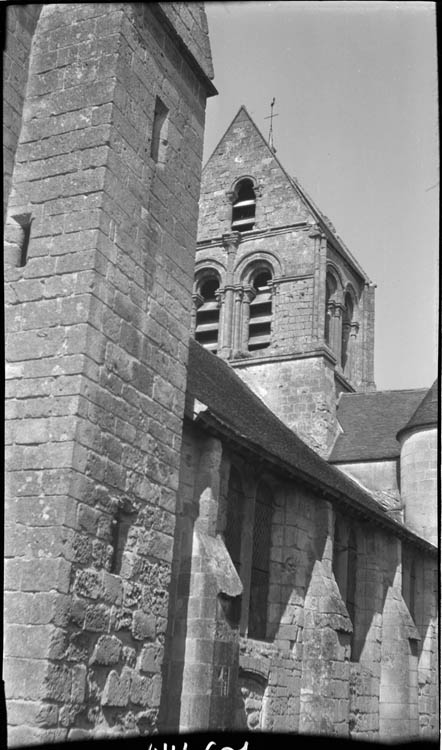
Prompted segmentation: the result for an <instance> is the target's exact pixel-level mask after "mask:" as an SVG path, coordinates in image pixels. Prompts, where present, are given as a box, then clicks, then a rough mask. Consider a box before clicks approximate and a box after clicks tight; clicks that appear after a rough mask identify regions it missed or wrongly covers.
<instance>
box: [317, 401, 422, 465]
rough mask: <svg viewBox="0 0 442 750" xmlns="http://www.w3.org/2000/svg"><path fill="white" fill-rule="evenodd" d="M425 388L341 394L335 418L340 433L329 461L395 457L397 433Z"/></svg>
mask: <svg viewBox="0 0 442 750" xmlns="http://www.w3.org/2000/svg"><path fill="white" fill-rule="evenodd" d="M426 392H427V391H426V389H424V388H415V389H413V390H404V391H374V392H373V393H343V394H342V395H341V397H340V399H339V402H338V410H337V417H338V420H339V424H340V425H341V427H342V430H343V433H342V434H341V435H339V436H338V438H337V440H336V442H335V445H334V447H333V450H332V452H331V454H330V457H329V461H330V462H332V463H337V462H340V463H344V462H351V461H379V460H381V459H388V458H390V459H391V458H397V457H398V456H399V453H400V445H399V442H398V441H397V439H396V434H397V432H398V430H400V429H401V428H402V427H403V426H404V425H406V424H407V422H408V420H409V419H410V417H411V416H412V414H413V413H414V411H415V410H416V408H417V406H418V405H419V403H420V402H421V401H422V399H423V397H424V396H425V394H426Z"/></svg>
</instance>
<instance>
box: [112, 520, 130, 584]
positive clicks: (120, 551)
mask: <svg viewBox="0 0 442 750" xmlns="http://www.w3.org/2000/svg"><path fill="white" fill-rule="evenodd" d="M134 521H135V514H134V513H129V512H127V511H124V510H123V509H122V508H120V509H119V510H118V512H117V514H116V516H115V518H114V519H113V521H112V528H111V534H112V547H113V555H112V560H111V566H110V572H111V573H117V574H119V575H121V572H122V568H123V562H124V552H125V549H126V546H127V541H128V536H129V532H130V530H131V528H132V527H133V524H134Z"/></svg>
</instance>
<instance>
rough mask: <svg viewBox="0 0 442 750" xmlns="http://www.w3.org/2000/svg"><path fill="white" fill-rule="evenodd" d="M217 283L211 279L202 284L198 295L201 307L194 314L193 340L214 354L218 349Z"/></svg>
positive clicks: (214, 279) (216, 280) (213, 278)
mask: <svg viewBox="0 0 442 750" xmlns="http://www.w3.org/2000/svg"><path fill="white" fill-rule="evenodd" d="M218 288H219V281H218V279H217V278H215V277H212V278H209V279H207V280H206V281H204V282H203V284H202V285H201V288H200V292H199V293H200V295H201V297H202V298H203V300H204V301H203V303H202V305H201V306H200V307H199V308H198V310H197V313H196V328H195V338H196V340H197V341H199V343H200V344H202V346H204V347H205V348H206V349H209V350H210V351H212V352H213V353H214V354H216V351H217V348H218V327H219V305H218V300H217V299H216V292H217V290H218Z"/></svg>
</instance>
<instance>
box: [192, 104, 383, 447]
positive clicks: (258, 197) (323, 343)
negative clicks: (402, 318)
mask: <svg viewBox="0 0 442 750" xmlns="http://www.w3.org/2000/svg"><path fill="white" fill-rule="evenodd" d="M374 289H375V286H374V284H372V283H371V281H370V279H369V278H368V276H367V274H366V273H365V272H364V271H363V269H362V268H361V267H360V266H359V264H358V263H357V261H356V260H355V259H354V258H353V256H352V255H351V253H350V252H349V250H348V249H347V247H346V246H345V245H344V243H343V242H342V240H341V239H340V238H339V237H338V236H337V235H336V232H335V230H334V227H333V226H332V224H331V223H330V221H329V220H328V219H327V218H326V217H325V216H324V215H322V214H321V212H320V211H319V210H318V208H317V207H316V206H315V205H314V203H313V202H312V200H311V199H310V198H309V196H308V195H307V194H306V192H305V191H304V190H303V188H302V187H301V186H300V185H299V183H298V182H297V181H296V180H295V179H294V178H292V177H290V176H289V175H288V174H287V172H286V171H285V169H284V168H283V166H282V165H281V163H280V162H279V160H278V159H277V158H276V156H275V152H274V150H273V149H272V148H271V147H270V146H269V144H268V143H267V142H266V140H265V139H264V137H263V136H262V134H261V133H260V131H259V130H258V128H257V127H256V125H255V123H254V122H253V120H252V118H251V117H250V115H249V114H248V112H247V110H246V108H245V107H244V106H242V107H241V108H240V110H239V112H238V113H237V115H236V117H235V118H234V120H233V122H232V123H231V125H230V126H229V127H228V129H227V131H226V133H225V134H224V136H223V137H222V139H221V141H220V142H219V144H218V146H217V147H216V148H215V150H214V152H213V154H212V155H211V157H210V159H209V160H208V162H207V164H206V166H205V168H204V170H203V177H202V186H201V199H200V214H199V227H198V245H197V256H196V268H195V281H194V290H193V302H194V307H193V331H194V335H195V338H196V339H197V341H199V342H200V343H201V344H202V345H203V346H205V347H206V348H207V349H209V350H211V351H212V352H214V353H216V354H218V355H219V356H220V357H222V358H224V359H227V360H228V361H229V363H230V364H231V366H232V367H234V368H235V369H236V370H237V373H238V375H240V376H241V378H242V379H243V380H244V381H245V382H246V383H247V384H248V385H249V386H250V387H251V388H252V390H254V391H255V392H256V393H257V394H258V395H259V396H260V397H261V398H262V400H263V401H264V402H265V403H266V404H267V405H268V406H269V407H270V408H271V409H272V410H273V411H274V412H275V413H276V414H277V416H278V417H279V418H280V419H282V421H284V422H285V423H286V424H287V425H288V426H289V427H290V428H292V429H295V430H296V431H297V432H298V434H300V435H301V437H303V438H304V439H305V440H306V441H307V442H308V443H309V445H311V446H312V447H313V448H314V449H315V450H317V451H318V452H319V453H320V454H321V455H323V456H325V457H326V456H328V454H329V451H330V448H331V446H332V444H333V442H334V439H335V437H336V434H337V430H338V427H337V422H336V400H337V397H338V396H339V394H340V393H341V392H354V391H362V392H364V391H369V390H374V389H375V385H374V382H373V344H374Z"/></svg>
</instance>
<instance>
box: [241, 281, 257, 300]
mask: <svg viewBox="0 0 442 750" xmlns="http://www.w3.org/2000/svg"><path fill="white" fill-rule="evenodd" d="M255 297H256V289H254V288H253V286H250V285H249V284H247V285H246V286H245V287H244V297H243V299H244V302H247V304H250V302H251V301H252V300H253V299H255Z"/></svg>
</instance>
